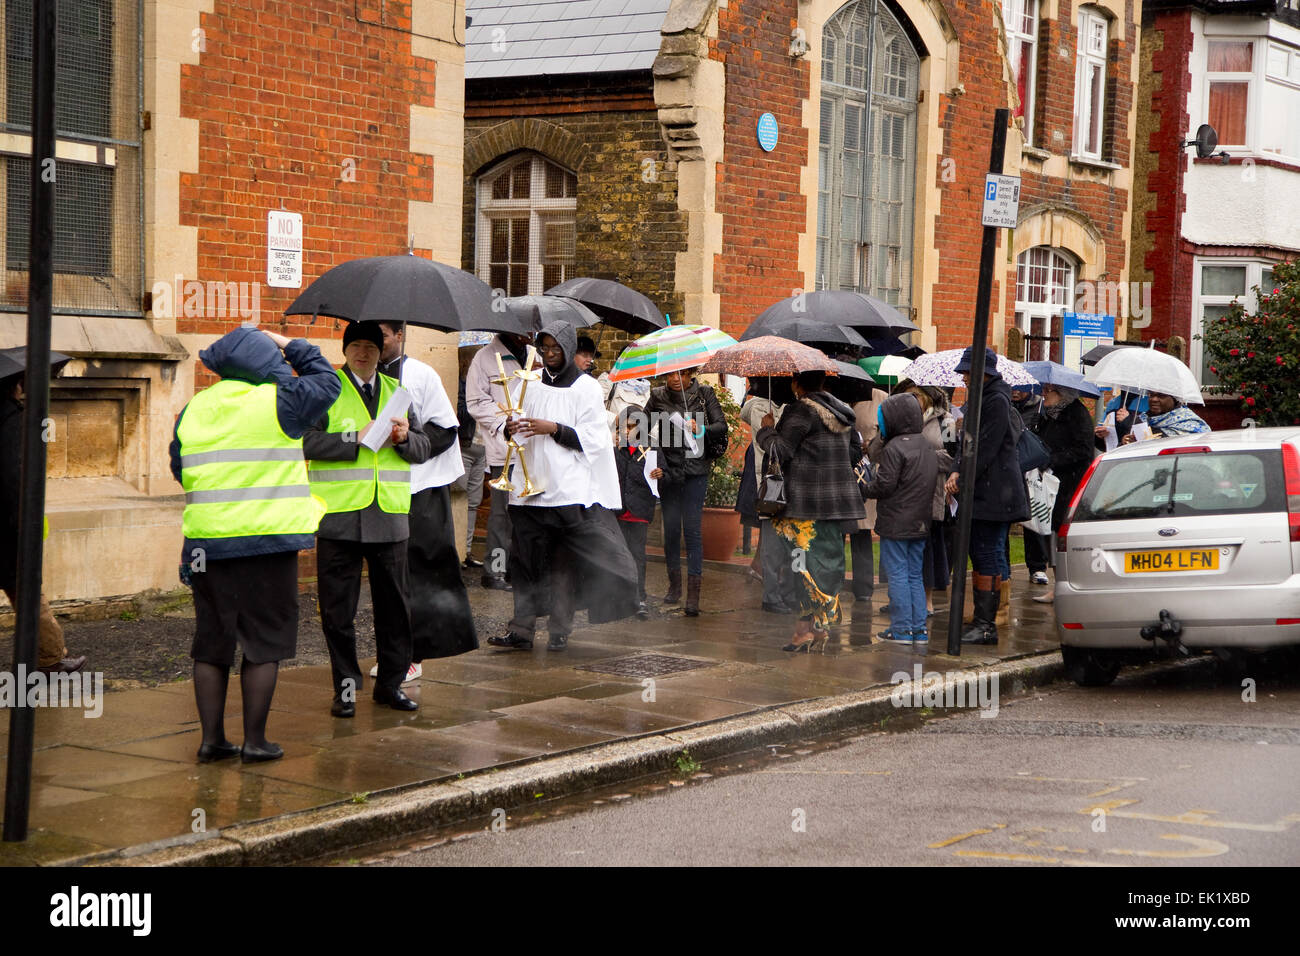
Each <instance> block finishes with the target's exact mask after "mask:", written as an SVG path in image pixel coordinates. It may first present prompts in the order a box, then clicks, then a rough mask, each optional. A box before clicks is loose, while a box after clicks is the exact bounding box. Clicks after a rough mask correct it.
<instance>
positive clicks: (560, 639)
mask: <svg viewBox="0 0 1300 956" xmlns="http://www.w3.org/2000/svg"><path fill="white" fill-rule="evenodd" d="M568 646H569V635H568V634H552V635H551V639H550V640H548V641H547V642H546V649H547V650H548V651H562V650H564V649H565V648H566V647H568Z"/></svg>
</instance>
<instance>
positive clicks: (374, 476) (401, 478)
mask: <svg viewBox="0 0 1300 956" xmlns="http://www.w3.org/2000/svg"><path fill="white" fill-rule="evenodd" d="M338 376H339V379H340V380H341V382H342V386H343V387H342V388H341V389H340V390H339V397H338V399H337V400H336V401H335V402H334V404H333V405H331V406H330V414H329V425H328V429H327V430H328V431H329V433H330V434H332V435H334V434H348V433H351V435H352V439H351V440H352V441H356V442H357V449H358V451H357V458H356V461H319V460H316V459H313V460H312V461H310V462H308V464H307V477H308V478H309V479H310V481H311V490H312V493H313V494H314V495H317V496H318V497H319V498H320V499H321V500H322V501H324V502H325V509H326V511H327V512H328V513H329V514H336V513H338V512H340V511H360V510H361V509H362V508H366V507H369V505H370V503H371V502H372V501H374V500H375V497H376V495H378V498H379V508H380V510H381V511H386V512H388V513H389V514H394V515H404V514H409V513H410V511H411V466H410V463H408V462H407V461H406V460H405V459H404V458H402V456H401V455H399V454H398V453H397V451H396V450H395V449H394V448H393V446H392V445H391V444H388V445H385V446H384V447H383V448H381V449H379V453H378V454H376V453H375V452H373V451H371V450H370V449H369V448H367V447H366V446H365V445H362V444H361V443H360V440H359V438H358V434H359V433H360V431H361V429H362V428H364V427H365V426H366V424H367V423H368V422H369V421H370V413H369V412H368V411H366V404H365V402H364V401H363V400H362V398H361V394H360V393H359V392H358V391H357V387H356V386H355V385H353V384H352V379H351V377H350V376H349V375H348V374H347V373H346V372H345V371H344V370H343V369H339V370H338ZM376 378H377V380H378V382H379V408H380V409H382V408H383V407H384V406H385V405H386V404H388V399H389V398H390V397H391V396H392V394H393V390H394V389H396V388H397V381H396V380H395V379H392V378H389V377H388V376H387V375H384V374H382V373H377V374H376ZM387 425H388V423H386V422H383V423H378V424H376V425H375V427H376V428H384V427H387Z"/></svg>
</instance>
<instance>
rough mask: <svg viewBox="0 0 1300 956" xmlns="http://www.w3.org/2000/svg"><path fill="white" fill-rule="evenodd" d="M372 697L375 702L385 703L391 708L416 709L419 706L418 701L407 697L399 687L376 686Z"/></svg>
mask: <svg viewBox="0 0 1300 956" xmlns="http://www.w3.org/2000/svg"><path fill="white" fill-rule="evenodd" d="M373 697H374V700H375V703H376V704H387V705H388V706H389V707H391V708H393V710H418V709H419V707H420V705H419V703H418V702H417V701H414V700H411V698H409V697H407V696H406V694H405V692H403V691H402V689H401V688H400V687H399V688H398V689H397V690H383V689H381V688H379V687H376V688H375V693H374V695H373Z"/></svg>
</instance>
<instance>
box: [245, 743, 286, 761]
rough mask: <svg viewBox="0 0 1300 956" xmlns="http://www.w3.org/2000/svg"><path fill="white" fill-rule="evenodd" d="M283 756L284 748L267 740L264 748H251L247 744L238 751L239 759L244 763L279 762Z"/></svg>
mask: <svg viewBox="0 0 1300 956" xmlns="http://www.w3.org/2000/svg"><path fill="white" fill-rule="evenodd" d="M283 756H284V748H283V747H281V746H280V745H279V744H273V743H271V742H270V741H269V740H268V741H267V742H266V746H265V747H252V746H250V745H248V744H244V746H243V747H242V748H241V749H240V752H239V759H240V760H242V761H243V762H244V763H262V762H264V761H267V760H279V759H280V758H281V757H283Z"/></svg>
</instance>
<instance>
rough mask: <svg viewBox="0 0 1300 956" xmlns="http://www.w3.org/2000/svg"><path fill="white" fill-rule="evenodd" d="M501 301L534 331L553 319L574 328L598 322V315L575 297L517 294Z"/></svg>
mask: <svg viewBox="0 0 1300 956" xmlns="http://www.w3.org/2000/svg"><path fill="white" fill-rule="evenodd" d="M502 301H503V302H504V303H505V307H506V309H507V310H509V311H510V312H511V313H512V314H513V315H514V316H515V318H517V319H519V321H520V322H522V323H523V324H524V325H526V326H528V328H529V330H530V331H534V332H540V331H541V329H542V326H544V325H547V324H549V323H551V322H555V321H561V322H568V323H569V324H570V325H571V326H573V327H574V328H575V329H585V328H590V327H591V326H593V325H597V324H598V323H599V322H600V316H598V315H597V314H596V313H595V312H593V311H591V309H589V308H587V307H586V306H585V305H583V304H582V303H581V302H579V301H578V300H577V299H570V298H567V297H566V296H562V295H517V296H514V297H512V298H509V299H503V300H502Z"/></svg>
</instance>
